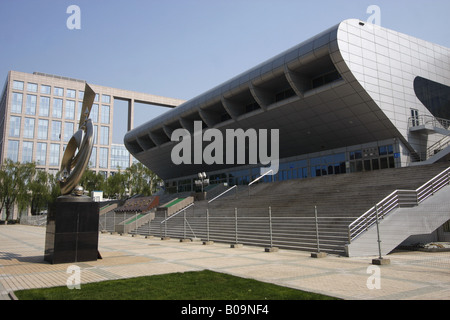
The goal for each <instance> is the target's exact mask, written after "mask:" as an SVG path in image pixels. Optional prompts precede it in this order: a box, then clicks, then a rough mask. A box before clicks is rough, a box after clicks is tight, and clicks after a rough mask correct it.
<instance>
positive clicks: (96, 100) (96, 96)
mask: <svg viewBox="0 0 450 320" xmlns="http://www.w3.org/2000/svg"><path fill="white" fill-rule="evenodd" d="M94 101H95V102H98V93H97V94H96V95H95V99H94Z"/></svg>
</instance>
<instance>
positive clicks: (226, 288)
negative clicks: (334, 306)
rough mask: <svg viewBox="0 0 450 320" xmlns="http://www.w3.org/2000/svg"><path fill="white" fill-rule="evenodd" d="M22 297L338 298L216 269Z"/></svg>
mask: <svg viewBox="0 0 450 320" xmlns="http://www.w3.org/2000/svg"><path fill="white" fill-rule="evenodd" d="M15 294H16V296H17V297H18V298H19V300H265V299H267V300H335V298H332V297H327V296H323V295H320V294H315V293H309V292H303V291H300V290H295V289H291V288H286V287H281V286H277V285H274V284H269V283H264V282H259V281H256V280H252V279H245V278H239V277H235V276H231V275H227V274H223V273H217V272H213V271H208V270H205V271H200V272H185V273H172V274H164V275H155V276H148V277H139V278H130V279H122V280H112V281H103V282H97V283H88V284H82V285H81V289H80V290H76V289H73V290H69V289H68V288H67V287H55V288H44V289H31V290H22V291H16V292H15Z"/></svg>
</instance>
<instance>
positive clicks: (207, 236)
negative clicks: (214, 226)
mask: <svg viewBox="0 0 450 320" xmlns="http://www.w3.org/2000/svg"><path fill="white" fill-rule="evenodd" d="M206 240H207V241H209V209H206Z"/></svg>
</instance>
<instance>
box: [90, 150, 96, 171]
mask: <svg viewBox="0 0 450 320" xmlns="http://www.w3.org/2000/svg"><path fill="white" fill-rule="evenodd" d="M96 166H97V147H93V148H92V153H91V157H90V158H89V168H95V167H96Z"/></svg>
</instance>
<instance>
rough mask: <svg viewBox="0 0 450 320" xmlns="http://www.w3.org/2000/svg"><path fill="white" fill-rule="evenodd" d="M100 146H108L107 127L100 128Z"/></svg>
mask: <svg viewBox="0 0 450 320" xmlns="http://www.w3.org/2000/svg"><path fill="white" fill-rule="evenodd" d="M100 144H101V145H104V146H107V145H109V127H100Z"/></svg>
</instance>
